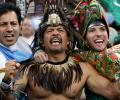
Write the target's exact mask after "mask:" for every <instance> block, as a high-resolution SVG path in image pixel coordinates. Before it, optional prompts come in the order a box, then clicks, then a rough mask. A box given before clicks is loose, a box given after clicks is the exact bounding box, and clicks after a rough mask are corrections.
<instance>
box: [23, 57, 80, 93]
mask: <svg viewBox="0 0 120 100" xmlns="http://www.w3.org/2000/svg"><path fill="white" fill-rule="evenodd" d="M26 67H30V69H29V74H28V78H29V79H30V81H33V80H34V84H35V85H38V86H40V87H41V86H42V87H43V88H44V89H47V90H49V91H52V92H53V93H56V94H60V93H63V92H65V91H66V90H67V89H68V88H70V86H71V85H72V83H73V82H79V81H80V80H81V76H82V70H81V68H80V66H79V64H76V63H75V62H74V61H73V59H72V58H71V57H67V58H66V59H65V60H64V61H62V62H57V63H53V62H50V61H48V62H47V63H45V64H37V63H33V64H29V65H27V66H24V69H25V68H26ZM74 72H75V78H74V79H73V73H74Z"/></svg>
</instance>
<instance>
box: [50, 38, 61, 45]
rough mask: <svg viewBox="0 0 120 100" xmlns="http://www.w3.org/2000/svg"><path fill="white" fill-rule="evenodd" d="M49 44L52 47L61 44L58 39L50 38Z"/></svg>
mask: <svg viewBox="0 0 120 100" xmlns="http://www.w3.org/2000/svg"><path fill="white" fill-rule="evenodd" d="M50 43H51V44H52V45H58V44H60V43H62V39H61V38H59V37H53V38H51V40H50Z"/></svg>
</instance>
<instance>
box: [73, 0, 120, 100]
mask: <svg viewBox="0 0 120 100" xmlns="http://www.w3.org/2000/svg"><path fill="white" fill-rule="evenodd" d="M71 24H72V25H73V27H74V28H75V29H76V33H75V34H74V35H75V37H76V39H77V47H78V49H79V52H78V51H77V52H78V55H76V52H75V54H74V52H73V54H74V55H75V58H76V60H78V61H85V62H89V63H90V64H92V65H93V66H94V68H95V69H96V70H97V71H98V72H99V73H100V74H101V75H103V76H104V77H107V78H108V79H110V80H112V81H115V80H117V79H118V78H119V75H120V74H119V70H120V67H119V66H120V63H119V61H120V60H119V57H120V56H119V50H117V51H113V48H116V47H112V48H110V49H107V47H109V43H108V38H109V27H108V25H107V23H106V20H105V18H104V15H103V13H102V12H101V10H100V5H99V3H98V2H97V1H96V0H81V1H80V2H79V4H78V5H77V6H76V8H75V10H74V15H73V16H72V19H71ZM117 47H118V48H119V47H120V46H119V45H118V46H117ZM85 93H86V100H108V99H107V98H105V97H103V96H100V95H98V94H95V93H93V92H91V91H90V90H89V89H88V86H87V85H86V89H85Z"/></svg>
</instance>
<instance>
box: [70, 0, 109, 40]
mask: <svg viewBox="0 0 120 100" xmlns="http://www.w3.org/2000/svg"><path fill="white" fill-rule="evenodd" d="M97 20H98V21H100V22H102V23H103V24H104V25H105V27H106V29H107V32H108V35H109V29H108V25H107V22H106V21H105V18H104V16H103V13H102V12H101V10H100V5H99V3H98V2H97V1H96V0H81V1H80V2H79V4H78V5H77V6H76V8H75V10H74V14H73V16H72V18H71V24H72V26H73V27H74V28H75V29H76V31H77V33H76V34H75V37H76V38H77V39H78V41H81V40H82V41H85V36H86V32H87V28H88V26H89V25H90V24H91V23H92V22H95V21H97Z"/></svg>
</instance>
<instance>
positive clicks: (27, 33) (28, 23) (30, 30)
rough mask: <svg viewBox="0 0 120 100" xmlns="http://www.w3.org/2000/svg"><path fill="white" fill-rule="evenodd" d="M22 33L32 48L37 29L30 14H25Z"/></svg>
mask: <svg viewBox="0 0 120 100" xmlns="http://www.w3.org/2000/svg"><path fill="white" fill-rule="evenodd" d="M21 35H22V39H23V40H24V41H25V42H26V43H28V45H29V46H30V47H31V48H32V47H33V45H34V38H35V29H34V27H33V26H32V19H31V17H30V16H25V17H24V19H23V21H22V23H21Z"/></svg>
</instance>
